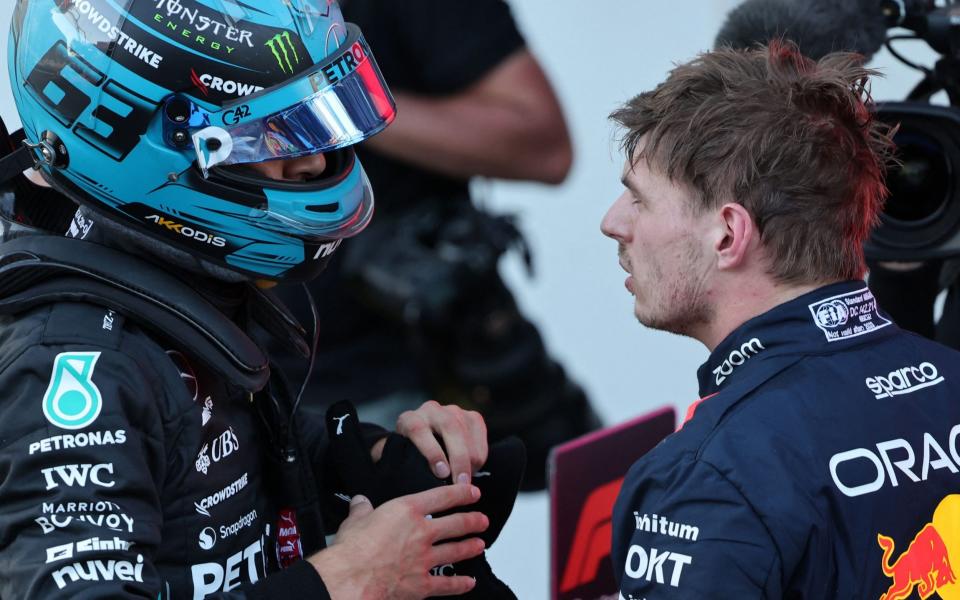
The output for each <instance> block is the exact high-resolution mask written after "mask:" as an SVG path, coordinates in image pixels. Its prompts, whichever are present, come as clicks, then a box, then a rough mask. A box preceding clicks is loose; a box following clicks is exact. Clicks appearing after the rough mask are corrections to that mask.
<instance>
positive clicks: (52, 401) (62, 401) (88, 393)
mask: <svg viewBox="0 0 960 600" xmlns="http://www.w3.org/2000/svg"><path fill="white" fill-rule="evenodd" d="M99 359H100V353H99V352H63V353H61V354H58V355H57V358H56V359H55V360H54V362H53V372H52V373H51V375H50V385H48V386H47V393H46V394H44V395H43V415H44V416H45V417H46V418H47V420H48V421H50V423H52V424H53V425H56V426H57V427H59V428H61V429H83V428H84V427H86V426H87V425H89V424H91V423H93V422H94V421H96V420H97V417H98V416H100V410H101V409H102V408H103V398H102V396H101V395H100V389H99V388H97V385H96V384H95V383H94V382H93V369H94V367H96V366H97V360H99Z"/></svg>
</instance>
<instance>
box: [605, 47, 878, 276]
mask: <svg viewBox="0 0 960 600" xmlns="http://www.w3.org/2000/svg"><path fill="white" fill-rule="evenodd" d="M874 75H876V72H875V71H872V70H870V69H866V68H864V67H863V58H862V57H861V56H859V55H857V54H849V53H835V54H830V55H828V56H826V57H824V58H823V59H821V60H820V61H818V62H815V61H813V60H811V59H808V58H806V57H804V56H802V55H801V54H800V52H799V51H798V49H797V47H796V46H795V45H793V44H792V43H790V42H784V41H777V42H771V43H770V45H769V46H767V47H757V48H755V49H752V50H732V49H720V50H717V51H714V52H709V53H705V54H702V55H700V56H699V57H697V58H696V59H695V60H693V61H691V62H689V63H686V64H683V65H680V66H677V67H676V68H675V69H674V70H673V71H672V72H671V73H670V76H669V77H668V78H667V80H666V81H665V82H663V83H661V84H660V85H659V86H657V88H656V89H654V90H653V91H650V92H646V93H643V94H640V95H639V96H637V97H636V98H633V99H632V100H630V101H629V102H628V103H627V104H626V105H624V106H623V107H622V108H620V109H618V110H617V111H615V112H614V113H613V114H611V115H610V117H611V119H613V120H614V121H616V122H617V123H618V124H620V125H621V126H622V127H623V128H624V129H625V132H624V135H623V138H622V147H623V150H624V151H625V152H626V153H627V156H628V157H629V158H630V160H639V159H640V158H641V157H640V156H637V152H636V151H637V148H638V146H639V145H640V142H641V138H643V137H644V136H646V141H645V143H644V147H643V151H642V157H643V158H645V159H646V160H647V162H648V164H649V165H650V167H651V168H657V169H658V170H660V171H661V172H663V173H665V174H666V176H667V177H669V178H670V179H671V180H673V181H674V182H677V183H681V184H685V185H687V186H689V187H690V188H692V189H693V190H694V192H695V194H696V196H698V203H699V208H700V209H706V208H711V207H719V206H721V205H722V204H723V203H725V202H730V201H733V202H737V203H739V204H741V205H743V206H744V207H745V208H746V209H747V210H748V211H749V212H750V214H751V215H752V216H753V218H754V220H755V222H756V224H757V227H758V229H759V231H760V236H761V240H762V241H763V244H764V247H765V248H767V250H768V252H769V253H770V259H771V266H770V268H771V274H772V275H773V276H774V277H776V278H777V279H778V280H779V281H783V282H803V283H810V282H818V281H832V280H838V279H859V278H862V277H863V275H864V273H865V272H866V266H865V262H864V257H863V243H864V242H865V241H866V239H867V236H868V235H869V234H870V230H871V228H872V227H873V226H874V225H875V224H876V222H877V219H878V215H879V212H880V210H881V208H882V205H883V201H884V200H885V199H886V195H887V189H886V186H885V185H884V175H885V173H886V165H887V163H888V161H889V160H890V157H891V154H892V151H893V142H892V141H891V138H892V133H893V132H892V131H891V129H890V128H889V127H888V126H886V125H884V124H882V123H880V122H878V121H877V120H875V119H874V117H873V115H872V114H871V112H870V110H869V105H870V102H871V100H870V94H869V91H868V89H867V81H868V79H869V77H871V76H874Z"/></svg>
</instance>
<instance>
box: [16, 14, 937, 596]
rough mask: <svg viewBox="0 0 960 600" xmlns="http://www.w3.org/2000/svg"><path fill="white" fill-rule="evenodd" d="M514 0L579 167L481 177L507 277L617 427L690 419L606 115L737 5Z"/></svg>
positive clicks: (521, 522)
mask: <svg viewBox="0 0 960 600" xmlns="http://www.w3.org/2000/svg"><path fill="white" fill-rule="evenodd" d="M141 1H142V0H141ZM462 1H467V2H468V1H470V0H462ZM509 1H510V4H511V5H512V6H513V8H514V12H515V15H516V17H517V19H518V21H519V22H520V25H521V27H522V29H523V30H524V32H525V34H526V36H527V39H528V42H529V45H530V47H531V48H532V49H533V50H534V51H535V52H536V54H537V55H538V56H539V58H540V61H541V62H542V64H543V65H544V67H545V69H546V70H547V72H548V74H549V75H550V76H551V79H552V81H553V83H554V86H555V87H556V90H557V93H558V95H559V96H560V99H561V101H562V102H563V104H564V107H565V110H566V113H567V117H568V120H569V123H570V129H571V133H572V136H573V140H574V146H575V151H576V164H575V167H574V170H573V173H572V174H571V176H570V178H569V179H568V180H567V182H566V183H565V184H564V185H562V186H560V187H556V188H549V187H544V186H537V185H527V184H515V183H506V182H500V181H494V182H482V183H481V184H480V185H479V186H478V191H479V193H480V195H481V196H483V197H486V198H487V199H488V201H487V205H488V206H490V207H491V208H494V209H497V210H504V211H513V212H518V213H520V214H521V215H522V224H523V229H524V230H525V232H526V233H527V236H528V239H529V241H530V243H531V245H532V247H533V250H534V257H535V260H536V267H537V274H536V278H535V279H534V280H532V281H531V280H529V279H527V278H526V277H525V276H524V275H523V271H522V269H521V268H520V263H519V261H518V260H516V259H512V260H510V261H508V262H507V264H506V265H505V271H506V276H507V277H508V279H510V280H511V281H512V282H513V284H514V285H513V289H514V290H515V291H516V293H517V296H518V298H519V300H520V302H521V304H522V306H523V307H524V308H525V310H526V312H527V314H528V315H530V316H531V317H532V318H533V320H534V321H536V322H537V323H538V324H539V325H540V327H541V331H542V333H543V334H544V337H545V338H546V340H547V343H548V345H549V347H550V349H551V351H552V352H553V353H554V355H555V356H557V357H558V358H559V359H560V360H561V361H562V362H563V363H564V365H565V366H566V367H567V368H568V369H569V371H570V372H571V373H572V375H573V376H574V377H575V378H576V379H577V380H579V381H580V382H581V383H582V384H583V385H584V386H585V388H586V389H587V391H588V393H589V394H590V396H591V398H592V399H593V401H594V403H595V405H596V406H597V409H598V411H599V412H600V413H601V415H602V417H603V418H604V420H605V422H606V423H608V424H613V423H617V422H620V421H623V420H626V419H628V418H630V417H633V416H637V415H639V414H641V413H644V412H647V411H650V410H651V409H653V408H656V407H659V406H662V405H665V404H669V405H673V406H675V407H676V408H677V411H678V413H679V414H681V415H682V414H683V413H684V412H685V410H686V407H687V405H688V404H689V403H690V402H691V401H693V400H695V399H696V398H697V386H696V382H695V377H694V371H695V370H696V368H697V366H698V365H699V364H700V363H701V362H702V361H703V360H704V359H705V358H706V350H705V349H704V348H703V347H702V346H701V345H700V344H698V343H696V342H693V341H691V340H687V339H681V338H678V337H675V336H671V335H666V334H662V333H658V332H653V331H647V330H644V329H643V328H642V327H640V326H639V325H638V324H637V323H636V321H635V320H634V318H633V315H632V301H631V298H630V296H629V295H628V294H627V292H626V290H625V289H624V287H623V280H624V277H625V275H624V273H623V271H621V270H620V267H619V266H618V264H617V256H616V244H615V243H614V242H612V241H610V240H608V239H606V238H604V237H603V236H602V235H601V234H600V231H599V224H600V219H601V217H602V216H603V213H604V212H605V210H606V208H607V206H608V205H609V204H610V203H611V202H612V201H613V199H614V198H615V197H616V196H617V195H618V194H619V193H620V189H621V188H620V183H619V176H620V167H621V164H622V160H621V157H620V155H619V153H618V151H617V147H616V144H615V143H614V141H613V132H612V130H611V127H610V124H609V123H608V121H607V118H606V117H607V115H608V114H609V113H610V111H611V110H613V109H614V108H616V107H617V106H618V104H620V103H622V102H624V101H625V100H627V99H629V98H630V97H631V96H633V95H635V94H637V93H639V92H641V91H643V90H647V89H650V88H652V87H654V86H655V85H656V84H657V83H658V82H660V81H661V80H662V79H663V78H664V77H665V75H666V73H667V71H668V70H669V69H670V68H671V65H672V64H674V63H675V62H678V61H679V62H682V61H686V60H688V59H690V58H692V57H693V56H694V55H695V54H696V53H697V52H699V51H702V50H706V49H709V48H710V46H711V45H712V43H713V39H714V36H715V34H716V32H717V30H718V29H719V27H720V24H721V23H722V21H723V18H724V15H725V14H726V13H727V11H729V10H730V9H731V8H732V7H733V6H735V5H736V4H737V1H736V0H671V1H670V2H654V1H653V0H629V1H628V0H592V1H590V2H586V1H583V0H523V1H522V2H520V1H519V0H509ZM2 2H3V4H4V8H2V9H0V29H2V30H3V31H6V30H7V29H8V27H9V20H10V14H11V12H12V5H13V2H12V0H2ZM482 26H483V25H482V24H478V27H482ZM901 47H902V48H904V49H905V51H906V53H907V54H908V55H909V56H911V57H912V58H914V59H915V60H918V61H921V62H922V63H924V64H928V65H932V61H933V57H934V55H933V53H932V52H931V51H929V50H928V49H927V48H926V46H924V45H923V44H922V43H919V42H907V43H906V44H904V45H903V46H901ZM6 50H7V48H6V44H5V43H4V44H2V45H0V64H2V65H6ZM873 66H874V67H877V68H879V69H881V70H882V71H883V72H884V73H885V74H886V75H887V77H886V79H882V80H878V81H876V82H875V83H874V95H875V97H876V98H878V99H888V100H893V99H900V98H902V97H903V96H904V95H905V94H906V92H907V90H908V89H909V88H910V87H911V86H912V84H913V83H915V82H916V81H917V80H918V76H917V74H916V73H915V72H913V71H910V70H908V69H906V68H904V67H901V66H900V65H899V64H897V63H895V62H894V61H893V60H892V58H891V57H890V56H889V55H888V54H887V53H886V52H883V53H881V54H878V55H877V57H876V59H875V60H874V62H873ZM0 116H2V117H3V119H4V121H5V122H6V123H7V124H8V126H10V128H11V130H13V129H16V128H17V127H18V123H19V120H18V119H17V117H16V111H15V109H14V107H13V104H12V101H11V100H10V93H9V82H8V81H7V77H6V71H5V69H4V70H3V75H2V76H0ZM547 511H548V506H547V499H546V494H530V495H525V496H522V497H521V498H520V500H519V501H518V504H517V508H516V509H515V511H514V514H513V516H512V517H511V520H510V522H509V523H508V525H507V528H506V529H505V530H504V532H503V533H502V535H501V536H500V539H499V541H498V542H497V544H496V545H495V546H494V547H493V548H492V549H491V550H490V551H489V557H490V562H491V564H492V565H493V568H494V571H495V572H496V573H498V575H499V576H500V577H501V579H503V580H504V581H506V582H507V583H509V584H510V585H511V587H513V589H514V591H516V592H517V595H518V596H519V597H520V598H521V599H522V600H528V599H542V598H546V597H547V593H548V592H547V590H548V585H547V581H548V579H547V578H548V572H547V571H548V543H549V541H548V537H549V536H548V529H547V523H548V516H549V515H548V514H547Z"/></svg>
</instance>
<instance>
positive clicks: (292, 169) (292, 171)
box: [280, 154, 327, 181]
mask: <svg viewBox="0 0 960 600" xmlns="http://www.w3.org/2000/svg"><path fill="white" fill-rule="evenodd" d="M280 163H281V164H282V165H283V178H284V179H287V180H292V181H307V180H310V179H313V178H315V177H319V176H320V174H321V173H323V172H324V171H325V170H326V169H327V158H326V156H324V155H323V154H312V155H309V156H301V157H300V158H291V159H289V160H283V161H280Z"/></svg>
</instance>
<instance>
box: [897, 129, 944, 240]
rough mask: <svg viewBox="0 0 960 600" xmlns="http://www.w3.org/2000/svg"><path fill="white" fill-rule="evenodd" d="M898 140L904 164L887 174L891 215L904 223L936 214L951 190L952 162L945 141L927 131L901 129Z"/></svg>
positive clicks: (916, 221) (898, 154)
mask: <svg viewBox="0 0 960 600" xmlns="http://www.w3.org/2000/svg"><path fill="white" fill-rule="evenodd" d="M894 141H895V142H896V144H897V158H898V159H899V160H900V162H901V165H900V166H898V167H895V168H893V169H891V170H890V172H889V173H888V175H887V187H888V188H889V189H890V197H889V198H888V199H887V205H886V209H885V212H886V214H887V216H888V217H889V218H891V219H894V220H896V221H901V222H903V223H920V222H923V221H926V220H928V219H932V218H935V217H936V216H937V215H938V214H940V213H941V212H942V211H943V207H944V205H945V204H946V203H947V200H948V194H949V192H950V165H949V164H948V163H947V155H946V152H945V151H944V148H943V145H942V144H940V142H938V141H937V140H936V139H934V138H933V137H930V136H928V135H925V134H924V133H923V132H903V133H899V134H897V136H896V137H895V138H894Z"/></svg>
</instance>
